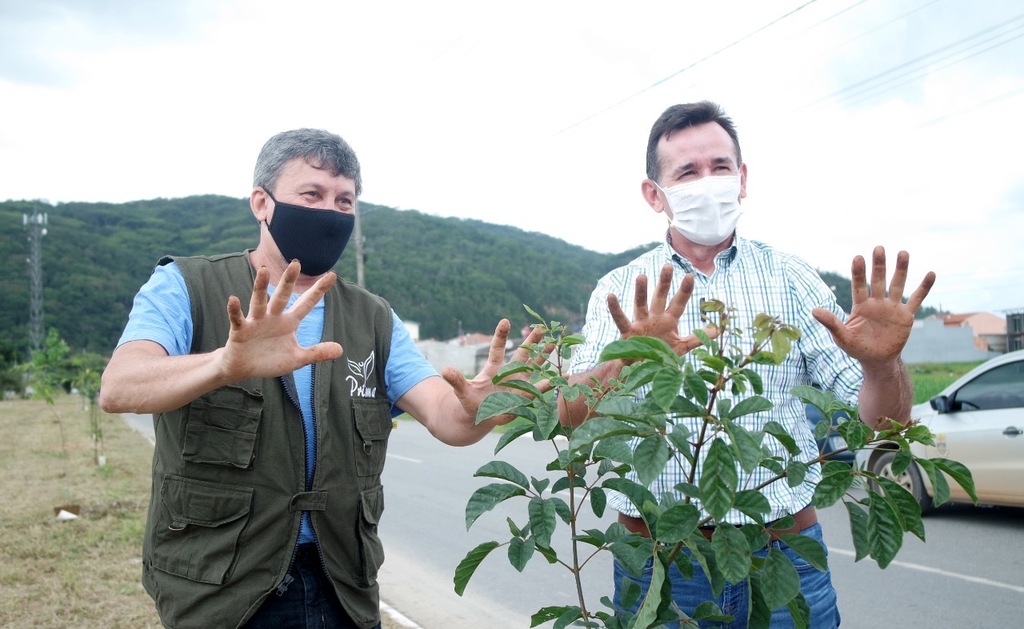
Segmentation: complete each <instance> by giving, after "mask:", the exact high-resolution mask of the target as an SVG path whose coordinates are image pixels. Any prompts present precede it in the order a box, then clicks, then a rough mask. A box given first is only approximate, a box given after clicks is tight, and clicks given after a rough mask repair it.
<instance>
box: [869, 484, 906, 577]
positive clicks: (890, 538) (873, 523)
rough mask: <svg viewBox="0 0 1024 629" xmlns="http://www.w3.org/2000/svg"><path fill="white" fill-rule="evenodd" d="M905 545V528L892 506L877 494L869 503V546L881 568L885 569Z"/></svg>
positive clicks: (873, 494) (874, 494)
mask: <svg viewBox="0 0 1024 629" xmlns="http://www.w3.org/2000/svg"><path fill="white" fill-rule="evenodd" d="M902 545H903V526H902V523H901V522H900V520H899V515H898V514H897V513H896V509H895V508H893V506H892V504H891V503H890V502H889V501H888V500H886V499H885V498H883V497H882V496H880V495H879V494H877V493H875V492H871V495H870V498H869V501H868V546H869V547H870V548H871V556H872V557H874V558H875V561H876V562H878V567H879V568H885V567H886V566H888V565H889V563H890V562H892V560H893V559H895V557H896V553H898V552H899V550H900V546H902Z"/></svg>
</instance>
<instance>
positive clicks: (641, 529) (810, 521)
mask: <svg viewBox="0 0 1024 629" xmlns="http://www.w3.org/2000/svg"><path fill="white" fill-rule="evenodd" d="M793 520H794V522H795V524H794V525H793V526H792V527H791V528H788V529H776V528H774V527H773V525H774V524H775V522H778V520H775V521H773V522H769V523H768V534H769V535H771V538H772V539H773V540H776V539H779V537H781V536H783V535H788V534H790V533H799V532H800V531H802V530H804V529H806V528H809V527H811V526H814V525H815V524H817V523H818V513H817V512H816V511H815V510H814V507H810V506H808V507H804V508H803V509H801V510H799V511H797V512H796V513H794V514H793ZM619 524H621V525H622V526H624V527H626V530H627V531H629V532H630V533H636V534H638V535H643V536H644V537H650V536H651V532H650V531H648V530H647V525H646V524H644V521H643V520H642V519H640V518H634V517H632V516H628V515H626V514H625V513H620V514H619ZM700 532H701V533H703V534H704V537H706V538H708V539H711V536H712V535H713V534H714V532H715V527H713V526H702V527H700Z"/></svg>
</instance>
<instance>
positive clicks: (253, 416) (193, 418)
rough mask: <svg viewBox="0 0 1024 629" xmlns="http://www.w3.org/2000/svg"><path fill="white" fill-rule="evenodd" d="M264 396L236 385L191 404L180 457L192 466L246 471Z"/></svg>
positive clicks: (251, 457)
mask: <svg viewBox="0 0 1024 629" xmlns="http://www.w3.org/2000/svg"><path fill="white" fill-rule="evenodd" d="M262 414H263V395H262V394H261V393H260V392H259V391H258V390H248V389H245V388H243V387H240V386H237V385H229V386H226V387H222V388H220V389H216V390H214V391H211V392H209V393H207V394H206V395H204V396H203V397H201V398H199V399H198V400H196V401H194V402H192V404H190V405H189V409H188V421H187V422H186V423H185V439H184V443H183V445H182V452H181V456H182V458H183V459H184V460H186V461H190V462H192V463H206V464H208V465H223V466H226V467H236V468H241V469H249V468H251V467H252V463H253V459H254V458H255V452H256V438H257V436H258V434H259V427H260V416H261V415H262Z"/></svg>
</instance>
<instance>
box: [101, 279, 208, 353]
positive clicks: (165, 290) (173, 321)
mask: <svg viewBox="0 0 1024 629" xmlns="http://www.w3.org/2000/svg"><path fill="white" fill-rule="evenodd" d="M143 340H144V341H153V342H154V343H159V344H160V345H162V346H163V348H164V349H165V350H167V353H168V354H169V355H171V356H181V355H183V354H188V353H189V352H190V351H191V349H192V302H191V300H190V299H189V296H188V289H187V288H185V278H184V277H182V275H181V271H180V270H179V269H178V265H177V264H175V263H173V262H171V263H170V264H165V265H163V266H158V267H156V269H154V271H153V275H151V276H150V278H149V281H147V282H146V283H145V284H143V285H142V288H140V289H139V292H138V294H136V295H135V302H134V303H133V304H132V311H131V313H130V314H129V315H128V324H127V325H126V326H125V328H124V332H122V333H121V339H120V340H119V341H118V342H117V346H118V347H120V346H121V345H124V344H125V343H127V342H129V341H143Z"/></svg>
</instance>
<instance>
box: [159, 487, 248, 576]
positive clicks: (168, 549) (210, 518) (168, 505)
mask: <svg viewBox="0 0 1024 629" xmlns="http://www.w3.org/2000/svg"><path fill="white" fill-rule="evenodd" d="M160 502H161V506H162V508H161V509H160V510H159V512H158V515H157V522H156V524H155V525H154V526H153V544H152V549H153V558H152V561H153V567H154V568H156V569H158V570H162V571H164V572H167V573H170V574H174V575H177V576H179V577H184V578H186V579H190V580H192V581H198V582H200V583H212V584H215V585H220V584H223V583H224V581H225V580H227V575H228V572H229V571H230V569H231V566H232V565H233V564H234V561H235V556H236V555H237V553H238V540H239V538H240V537H241V535H242V531H243V530H244V529H245V526H246V524H248V522H249V509H250V505H251V504H252V489H249V488H247V487H235V486H232V485H223V484H220V483H211V482H207V481H200V480H195V479H191V478H185V477H183V476H175V475H168V476H166V477H164V479H163V483H162V484H161V486H160Z"/></svg>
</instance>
